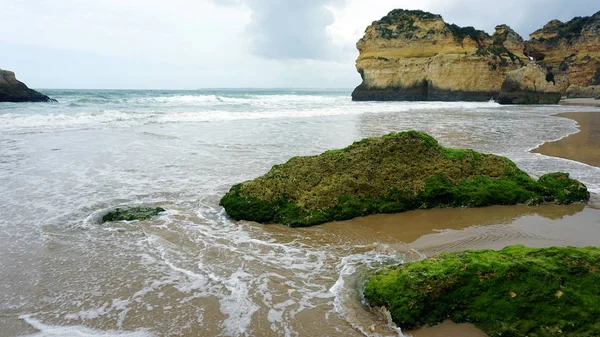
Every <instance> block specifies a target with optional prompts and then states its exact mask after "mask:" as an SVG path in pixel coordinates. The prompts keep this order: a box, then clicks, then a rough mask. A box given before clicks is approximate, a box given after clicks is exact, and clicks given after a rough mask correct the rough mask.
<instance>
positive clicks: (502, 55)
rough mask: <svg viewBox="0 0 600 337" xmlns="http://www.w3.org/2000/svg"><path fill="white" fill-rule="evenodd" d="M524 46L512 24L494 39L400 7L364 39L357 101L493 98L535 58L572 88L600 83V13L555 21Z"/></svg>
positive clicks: (561, 86)
mask: <svg viewBox="0 0 600 337" xmlns="http://www.w3.org/2000/svg"><path fill="white" fill-rule="evenodd" d="M530 38H531V40H530V41H524V40H523V39H522V38H521V37H520V36H519V35H518V34H517V33H516V32H514V31H513V30H512V29H511V28H510V27H508V26H506V25H499V26H497V27H496V31H495V32H494V34H493V35H491V36H490V35H489V34H487V33H485V32H483V31H480V30H476V29H475V28H473V27H464V28H462V27H458V26H456V25H453V24H448V23H446V22H444V21H443V19H442V17H441V16H439V15H436V14H431V13H427V12H423V11H409V10H402V9H396V10H393V11H391V12H390V13H389V14H388V15H386V16H385V17H383V18H382V19H381V20H379V21H375V22H373V23H372V24H371V25H370V26H369V27H367V29H366V31H365V35H364V36H363V37H362V38H361V39H360V40H359V41H358V43H357V45H356V46H357V48H358V50H359V52H360V54H359V57H358V59H357V61H356V68H357V70H358V72H359V73H360V75H361V77H362V79H363V81H362V83H361V84H360V85H359V86H358V87H357V88H356V89H355V90H354V92H353V93H352V98H353V99H354V100H438V101H439V100H442V101H446V100H449V101H454V100H489V99H490V98H492V97H493V98H496V97H497V96H498V94H499V93H500V90H501V86H502V83H503V82H504V80H505V78H506V75H507V74H508V73H509V72H511V71H513V70H516V69H519V68H521V67H523V66H524V65H526V64H527V63H528V62H529V60H528V57H533V58H534V59H535V60H536V62H537V63H539V64H541V65H542V66H543V67H545V68H546V69H547V71H548V73H550V74H551V76H554V82H555V83H556V86H557V88H558V89H559V91H560V92H561V93H562V94H564V93H565V91H566V90H567V88H568V87H569V85H573V84H575V85H579V86H589V85H594V84H600V12H598V13H596V14H594V15H593V16H591V17H577V18H574V19H573V20H571V21H569V22H567V23H562V22H560V21H558V20H554V21H551V22H550V23H548V24H547V25H546V26H544V28H542V29H540V30H538V31H536V32H534V33H532V34H531V35H530Z"/></svg>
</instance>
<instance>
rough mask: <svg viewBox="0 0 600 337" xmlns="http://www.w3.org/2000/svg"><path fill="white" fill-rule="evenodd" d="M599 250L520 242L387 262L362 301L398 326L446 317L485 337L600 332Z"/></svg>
mask: <svg viewBox="0 0 600 337" xmlns="http://www.w3.org/2000/svg"><path fill="white" fill-rule="evenodd" d="M598 284H600V248H596V247H586V248H575V247H551V248H542V249H532V248H526V247H524V246H511V247H506V248H504V249H502V250H500V251H492V250H481V251H464V252H457V253H449V254H443V255H440V256H436V257H431V258H427V259H425V260H422V261H419V262H414V263H408V264H404V265H399V266H396V267H389V268H384V269H382V270H380V271H378V272H377V273H376V274H375V275H374V276H373V277H372V278H371V279H370V280H369V281H368V282H367V283H366V286H365V291H364V295H365V299H366V300H367V301H368V302H369V304H370V305H372V306H378V307H382V306H383V307H385V308H386V309H387V310H388V311H389V312H390V313H391V316H392V319H393V321H394V322H395V323H396V324H397V325H398V326H400V327H401V328H403V329H413V328H419V327H424V326H429V325H434V324H437V323H440V322H442V321H444V320H446V319H451V320H452V321H454V322H456V323H460V322H470V323H473V324H475V325H476V326H477V327H478V328H480V329H481V330H483V331H484V332H486V333H487V334H488V335H490V336H572V337H577V336H580V337H583V336H586V337H587V336H599V335H600V325H599V324H598V317H600V287H598Z"/></svg>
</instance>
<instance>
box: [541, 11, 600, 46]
mask: <svg viewBox="0 0 600 337" xmlns="http://www.w3.org/2000/svg"><path fill="white" fill-rule="evenodd" d="M597 20H600V12H596V14H594V15H592V16H576V17H574V18H573V19H571V20H569V21H568V22H560V23H559V22H557V23H556V24H554V25H550V26H548V25H547V26H545V27H544V28H542V29H540V30H539V31H536V32H535V33H538V32H543V31H547V32H551V33H556V36H554V37H552V38H550V39H544V38H540V39H537V40H538V41H540V42H544V41H546V42H549V43H555V42H558V41H559V40H562V39H566V40H573V39H576V38H578V37H580V36H581V33H582V32H583V29H584V28H585V27H586V26H588V25H590V24H592V23H593V22H594V21H597ZM550 23H552V21H551V22H550ZM535 33H534V34H535Z"/></svg>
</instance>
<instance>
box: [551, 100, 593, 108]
mask: <svg viewBox="0 0 600 337" xmlns="http://www.w3.org/2000/svg"><path fill="white" fill-rule="evenodd" d="M558 104H559V105H569V106H587V107H600V99H595V98H564V99H561V100H560V101H559V102H558Z"/></svg>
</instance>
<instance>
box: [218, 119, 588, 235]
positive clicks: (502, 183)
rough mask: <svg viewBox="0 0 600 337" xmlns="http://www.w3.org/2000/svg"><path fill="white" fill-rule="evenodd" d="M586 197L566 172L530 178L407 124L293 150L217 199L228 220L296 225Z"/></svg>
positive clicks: (582, 187)
mask: <svg viewBox="0 0 600 337" xmlns="http://www.w3.org/2000/svg"><path fill="white" fill-rule="evenodd" d="M588 199H589V193H588V191H587V188H586V187H585V185H583V184H582V183H580V182H578V181H576V180H573V179H570V178H569V176H568V174H566V173H554V174H549V175H545V176H543V177H542V178H540V179H539V180H538V181H536V180H534V179H532V178H531V177H529V176H528V175H527V174H526V173H525V172H523V171H521V170H520V169H519V168H517V166H516V165H515V164H514V163H513V162H512V161H510V160H509V159H507V158H504V157H500V156H496V155H491V154H482V153H478V152H475V151H473V150H456V149H449V148H444V147H442V146H440V145H439V144H438V142H437V141H436V140H435V139H434V138H432V137H431V136H429V135H427V134H425V133H422V132H416V131H408V132H400V133H391V134H388V135H385V136H383V137H377V138H367V139H363V140H361V141H358V142H355V143H354V144H352V145H350V146H349V147H347V148H344V149H341V150H331V151H327V152H325V153H323V154H321V155H318V156H309V157H294V158H292V159H290V160H289V161H288V162H287V163H285V164H282V165H275V166H273V168H272V169H271V170H270V171H269V172H268V173H267V174H265V175H264V176H262V177H259V178H256V179H254V180H251V181H246V182H244V183H241V184H237V185H235V186H233V187H232V188H231V190H230V191H229V192H228V193H227V194H226V195H225V196H224V197H223V198H222V199H221V202H220V204H221V205H222V206H223V207H224V208H225V210H226V211H227V213H228V214H229V215H230V216H231V217H232V218H234V219H236V220H251V221H257V222H262V223H279V224H284V225H288V226H292V227H299V226H310V225H316V224H321V223H325V222H329V221H334V220H345V219H350V218H354V217H358V216H364V215H369V214H375V213H397V212H403V211H408V210H412V209H419V208H421V209H424V208H436V207H478V206H487V205H497V204H500V205H512V204H519V203H530V204H536V203H542V202H556V203H572V202H584V201H587V200H588Z"/></svg>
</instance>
